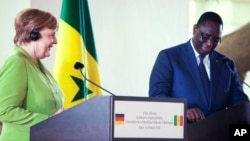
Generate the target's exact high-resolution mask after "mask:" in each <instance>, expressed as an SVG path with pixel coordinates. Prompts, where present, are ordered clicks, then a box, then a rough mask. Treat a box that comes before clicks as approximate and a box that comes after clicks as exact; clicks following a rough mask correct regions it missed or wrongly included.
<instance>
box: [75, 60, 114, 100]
mask: <svg viewBox="0 0 250 141" xmlns="http://www.w3.org/2000/svg"><path fill="white" fill-rule="evenodd" d="M74 68H75V69H77V70H79V71H80V72H81V74H82V76H83V77H84V79H85V80H87V81H88V82H90V83H91V84H93V85H95V86H96V87H98V88H100V89H102V90H104V91H105V92H107V93H109V94H110V95H112V96H116V95H115V94H113V93H112V92H110V91H108V90H106V89H105V88H103V87H101V86H99V85H98V84H96V83H95V82H93V81H91V80H89V79H88V78H87V77H86V76H85V75H84V74H83V73H82V69H83V68H84V65H83V64H82V63H80V62H76V63H75V65H74Z"/></svg>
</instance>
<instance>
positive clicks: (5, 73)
mask: <svg viewBox="0 0 250 141" xmlns="http://www.w3.org/2000/svg"><path fill="white" fill-rule="evenodd" d="M27 81H28V75H27V70H26V64H25V62H24V61H23V60H22V59H21V58H20V57H18V56H12V57H9V58H8V59H7V60H6V62H5V64H4V66H3V67H2V68H1V70H0V121H2V122H6V123H12V124H17V125H27V126H32V125H34V124H36V123H38V122H40V121H43V120H45V119H47V118H48V116H47V115H43V114H39V113H33V112H32V111H29V110H27V109H24V108H23V103H24V101H25V98H26V94H27V89H28V85H27Z"/></svg>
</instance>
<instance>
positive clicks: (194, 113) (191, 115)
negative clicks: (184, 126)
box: [187, 108, 205, 123]
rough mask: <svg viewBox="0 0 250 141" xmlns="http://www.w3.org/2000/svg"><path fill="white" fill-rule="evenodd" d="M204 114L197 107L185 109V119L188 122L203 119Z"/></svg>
mask: <svg viewBox="0 0 250 141" xmlns="http://www.w3.org/2000/svg"><path fill="white" fill-rule="evenodd" d="M204 118H205V117H204V114H203V113H202V111H201V110H200V109H199V108H190V109H187V119H188V121H189V122H192V123H193V122H197V121H200V120H202V119H204Z"/></svg>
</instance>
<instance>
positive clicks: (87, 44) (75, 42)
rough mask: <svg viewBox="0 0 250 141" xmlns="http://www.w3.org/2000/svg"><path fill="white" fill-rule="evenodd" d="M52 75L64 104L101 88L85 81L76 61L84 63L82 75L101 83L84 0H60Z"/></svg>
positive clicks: (69, 104)
mask: <svg viewBox="0 0 250 141" xmlns="http://www.w3.org/2000/svg"><path fill="white" fill-rule="evenodd" d="M57 42H58V43H57V47H56V54H55V62H54V71H53V75H54V77H55V79H56V80H57V81H58V83H59V85H60V86H61V88H62V90H63V92H64V95H65V106H64V107H65V108H70V107H72V106H75V105H76V104H79V103H81V102H83V101H85V100H88V99H90V98H92V97H94V96H96V95H102V91H101V89H100V88H98V87H96V86H95V85H93V84H91V83H88V82H87V81H86V80H85V79H84V77H83V76H82V75H81V73H80V71H79V70H76V69H74V64H75V63H76V62H81V63H82V64H84V68H83V69H82V72H83V74H84V75H85V77H86V78H87V79H89V80H91V81H93V82H95V83H97V84H98V85H100V77H99V70H98V62H97V55H96V50H95V42H94V36H93V32H92V26H91V19H90V14H89V8H88V2H87V0H63V2H62V10H61V17H60V21H59V30H58V38H57Z"/></svg>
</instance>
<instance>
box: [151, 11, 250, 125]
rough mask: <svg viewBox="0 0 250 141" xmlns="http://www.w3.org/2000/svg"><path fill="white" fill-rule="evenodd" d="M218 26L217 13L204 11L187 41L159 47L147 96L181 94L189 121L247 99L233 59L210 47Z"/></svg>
mask: <svg viewBox="0 0 250 141" xmlns="http://www.w3.org/2000/svg"><path fill="white" fill-rule="evenodd" d="M222 30H223V21H222V19H221V17H220V16H219V15H218V14H217V13H215V12H205V13H203V14H202V15H201V17H200V18H199V20H198V22H197V24H195V25H194V26H193V37H192V38H191V39H190V40H189V41H187V42H186V43H183V44H180V45H177V46H174V47H171V48H167V49H164V50H162V51H160V53H159V54H158V57H157V59H156V62H155V64H154V66H153V69H152V73H151V76H150V88H149V96H150V97H173V98H185V99H186V100H187V108H188V109H187V119H188V121H189V122H197V121H199V120H202V119H204V118H205V117H206V116H209V115H211V114H213V113H215V112H218V111H220V110H222V109H225V108H227V107H229V106H232V105H235V104H237V103H240V102H242V101H248V100H249V99H248V97H247V95H246V94H245V93H244V92H243V89H242V86H241V84H240V80H239V78H238V76H237V70H236V67H235V64H234V62H233V61H232V60H231V59H229V58H227V57H226V56H224V55H223V54H220V53H219V52H217V51H215V50H214V49H215V48H216V46H217V45H218V43H219V42H220V41H221V35H222ZM200 58H202V59H201V61H200ZM200 63H201V64H200ZM199 68H201V70H200V69H199ZM203 72H204V73H203Z"/></svg>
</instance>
